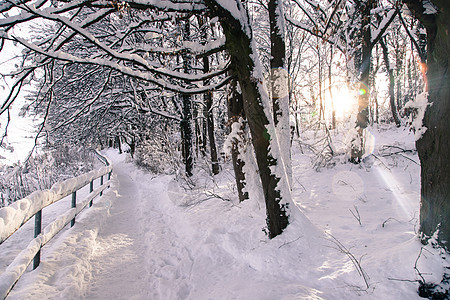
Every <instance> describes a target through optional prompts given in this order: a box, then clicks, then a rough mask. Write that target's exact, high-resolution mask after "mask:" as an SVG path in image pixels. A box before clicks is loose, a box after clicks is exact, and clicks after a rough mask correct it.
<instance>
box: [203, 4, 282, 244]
mask: <svg viewBox="0 0 450 300" xmlns="http://www.w3.org/2000/svg"><path fill="white" fill-rule="evenodd" d="M205 2H206V4H207V5H208V6H209V8H210V9H211V10H212V11H213V12H214V14H215V15H217V16H219V17H220V18H221V24H222V27H223V31H224V34H225V36H226V40H227V41H226V47H227V49H228V51H229V54H230V58H231V62H232V63H231V64H232V66H231V67H232V71H233V73H234V75H235V76H236V78H237V79H238V81H239V85H240V87H241V90H242V96H243V100H244V111H245V115H246V116H247V120H248V125H249V128H250V133H251V136H252V144H253V148H254V150H255V156H256V162H257V165H258V171H259V176H260V178H261V183H262V187H263V194H264V200H265V203H266V215H267V219H266V223H267V228H268V234H269V238H274V237H276V236H277V235H279V234H281V233H282V231H283V230H284V228H286V226H287V225H288V224H289V215H288V210H289V207H288V206H289V203H290V201H291V200H290V191H289V190H287V191H286V190H284V192H286V193H287V195H283V196H284V197H287V198H288V199H282V196H281V191H280V187H279V186H278V184H279V183H280V180H282V179H281V178H280V177H278V176H277V175H276V174H274V173H273V172H272V170H271V167H273V166H278V167H280V168H281V169H284V166H283V165H282V163H281V161H280V160H281V158H280V157H273V156H272V154H271V150H272V151H273V150H279V149H271V146H273V147H277V146H276V145H274V144H275V143H272V145H271V139H274V138H275V139H276V138H277V137H276V135H275V136H271V134H272V133H269V131H268V128H269V127H268V125H269V119H268V116H267V115H266V113H265V111H264V110H265V105H266V104H265V103H264V99H263V97H267V96H265V95H262V90H263V87H262V84H263V82H262V81H261V82H259V80H262V78H255V77H254V73H255V74H258V73H259V72H260V71H261V70H258V69H256V66H255V62H254V61H253V57H255V56H257V54H256V53H253V51H254V48H253V46H252V41H251V35H252V34H253V33H252V32H250V30H251V29H250V28H251V26H245V28H243V24H241V22H239V20H237V19H235V18H234V17H233V16H232V15H231V14H230V12H229V11H228V10H225V9H223V8H222V7H220V5H218V4H217V3H216V2H215V1H213V0H205ZM246 18H247V20H246V22H247V23H248V24H250V21H249V20H248V16H246ZM275 134H276V133H275ZM284 180H285V181H287V178H285V179H284ZM285 183H286V184H288V183H287V182H285ZM282 200H283V202H284V203H282ZM280 202H281V203H280Z"/></svg>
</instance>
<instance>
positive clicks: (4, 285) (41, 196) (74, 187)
mask: <svg viewBox="0 0 450 300" xmlns="http://www.w3.org/2000/svg"><path fill="white" fill-rule="evenodd" d="M95 154H96V156H97V157H98V158H99V160H100V161H101V162H102V163H104V164H105V166H104V167H101V168H100V169H98V170H94V171H91V172H89V173H86V174H83V175H81V176H78V177H75V178H71V179H68V180H65V181H63V182H58V183H55V184H54V185H53V186H52V187H51V188H50V189H49V190H42V191H35V192H33V193H31V194H30V195H29V196H27V197H25V198H23V199H21V200H18V201H16V202H14V203H12V204H11V205H9V206H7V207H3V208H0V245H1V244H2V243H3V242H4V241H6V240H7V239H8V238H9V237H10V236H11V235H13V234H14V233H15V232H16V231H17V230H18V229H19V228H20V227H22V225H24V224H25V223H26V222H27V221H28V220H30V219H31V218H32V217H33V216H34V218H35V227H34V239H33V240H32V241H31V242H30V243H29V244H28V246H27V247H26V248H25V249H24V250H22V251H21V252H20V253H19V254H18V256H16V258H15V259H14V260H13V262H12V263H11V264H10V265H9V266H8V267H7V268H6V270H5V271H4V272H3V273H1V274H0V299H4V298H6V296H8V294H9V292H10V291H11V289H12V288H13V287H14V285H15V284H16V283H17V281H18V280H19V278H20V277H21V276H22V274H23V273H24V272H25V270H26V269H27V268H28V266H29V265H30V264H31V262H32V261H33V269H35V268H37V267H38V266H39V263H40V257H41V256H40V252H41V248H42V247H43V246H44V245H45V244H47V243H48V241H50V240H51V239H52V238H53V237H54V236H55V235H56V234H58V233H59V232H60V231H61V230H62V229H63V228H64V227H65V226H66V225H67V224H68V223H69V222H70V224H71V227H72V226H73V225H74V224H75V217H76V216H77V215H78V214H79V213H80V212H81V211H82V210H83V209H84V208H85V207H86V206H87V205H89V206H92V201H93V199H94V198H95V197H97V196H98V195H100V196H101V195H102V194H103V191H104V190H105V189H106V188H108V187H109V186H110V179H111V173H112V166H111V164H110V163H109V161H108V159H107V158H105V157H103V156H102V155H101V154H100V153H98V152H95ZM104 176H108V178H107V181H106V182H104V180H103V177H104ZM98 178H100V185H99V186H98V187H97V188H96V189H95V190H94V180H96V179H98ZM87 184H89V195H87V196H86V198H85V199H84V200H82V201H80V202H78V203H77V191H78V190H80V189H81V188H83V187H85V186H86V185H87ZM70 194H72V202H71V208H70V209H69V210H68V211H67V212H66V213H64V214H63V215H61V216H59V217H58V218H56V220H54V221H53V222H52V223H50V224H49V225H47V226H46V227H45V228H44V230H43V232H42V209H43V208H45V207H47V206H49V205H51V204H53V203H55V202H57V201H59V200H61V199H63V198H65V197H67V196H69V195H70Z"/></svg>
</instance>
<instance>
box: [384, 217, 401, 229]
mask: <svg viewBox="0 0 450 300" xmlns="http://www.w3.org/2000/svg"><path fill="white" fill-rule="evenodd" d="M390 220H394V221H397V222H399V223H401V222H400V221H399V220H397V219H395V218H392V217H389V218H387V220H386V221H384V222H383V224H381V227H383V228H384V225H386V223H387V222H389V221H390Z"/></svg>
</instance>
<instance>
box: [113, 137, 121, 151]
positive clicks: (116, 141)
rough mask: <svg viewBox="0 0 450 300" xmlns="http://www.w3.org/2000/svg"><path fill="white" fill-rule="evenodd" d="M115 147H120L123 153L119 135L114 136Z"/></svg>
mask: <svg viewBox="0 0 450 300" xmlns="http://www.w3.org/2000/svg"><path fill="white" fill-rule="evenodd" d="M114 148H117V149H119V154H122V143H121V142H120V137H119V136H116V137H115V138H114Z"/></svg>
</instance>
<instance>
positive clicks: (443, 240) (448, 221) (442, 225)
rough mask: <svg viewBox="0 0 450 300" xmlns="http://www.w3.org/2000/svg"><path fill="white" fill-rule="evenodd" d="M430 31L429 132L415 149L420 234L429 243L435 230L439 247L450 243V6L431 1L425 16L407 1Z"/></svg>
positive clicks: (425, 121) (442, 0) (420, 4)
mask: <svg viewBox="0 0 450 300" xmlns="http://www.w3.org/2000/svg"><path fill="white" fill-rule="evenodd" d="M404 2H405V3H406V4H407V5H408V7H409V9H410V10H411V11H412V12H413V14H414V16H415V17H416V18H418V19H419V20H420V22H422V24H423V25H424V26H425V28H426V30H427V47H428V49H427V50H428V51H427V52H428V53H427V74H426V76H427V81H428V102H429V103H432V105H429V106H428V107H427V109H426V111H425V117H424V119H423V125H424V126H425V127H426V128H427V130H426V131H425V133H424V134H423V136H422V138H420V139H419V140H417V142H416V147H417V152H418V154H419V158H420V163H421V206H420V231H421V232H422V233H423V234H424V236H423V238H424V239H423V240H424V242H426V241H427V240H428V238H429V237H430V236H432V235H433V234H434V233H435V232H436V230H439V232H438V241H439V243H440V244H441V245H442V246H444V247H446V249H447V251H448V250H449V248H450V247H449V242H450V128H449V121H448V117H449V116H450V77H449V73H448V69H449V63H450V61H449V58H450V56H449V51H450V37H449V32H450V2H449V1H447V0H432V1H430V2H432V3H433V4H434V5H435V6H436V8H437V10H438V12H437V13H436V14H425V9H424V7H423V2H422V1H419V0H404Z"/></svg>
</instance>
